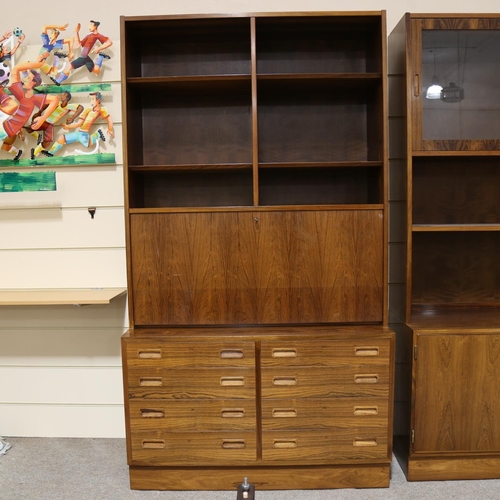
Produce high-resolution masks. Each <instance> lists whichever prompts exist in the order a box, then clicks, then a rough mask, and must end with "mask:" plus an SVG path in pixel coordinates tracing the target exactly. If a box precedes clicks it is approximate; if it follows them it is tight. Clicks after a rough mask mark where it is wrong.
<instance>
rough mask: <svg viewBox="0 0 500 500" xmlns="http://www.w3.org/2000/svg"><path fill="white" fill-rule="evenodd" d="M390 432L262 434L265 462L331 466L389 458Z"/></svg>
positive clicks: (380, 429)
mask: <svg viewBox="0 0 500 500" xmlns="http://www.w3.org/2000/svg"><path fill="white" fill-rule="evenodd" d="M387 452H388V447H387V429H384V428H383V427H379V426H375V427H369V426H367V427H363V428H354V427H350V428H344V429H342V430H341V431H339V432H337V433H336V432H318V431H311V432H306V431H303V432H298V431H297V432H294V431H269V432H263V433H262V460H264V461H283V462H294V461H296V462H302V463H303V462H304V461H307V463H328V462H329V461H331V460H349V459H357V460H360V459H373V458H379V459H383V458H387Z"/></svg>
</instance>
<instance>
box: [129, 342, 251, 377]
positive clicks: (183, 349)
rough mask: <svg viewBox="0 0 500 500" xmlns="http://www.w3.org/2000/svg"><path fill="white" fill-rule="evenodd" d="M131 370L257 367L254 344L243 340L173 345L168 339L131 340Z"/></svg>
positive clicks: (177, 343)
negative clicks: (150, 368)
mask: <svg viewBox="0 0 500 500" xmlns="http://www.w3.org/2000/svg"><path fill="white" fill-rule="evenodd" d="M126 349H127V366H128V367H129V368H140V367H143V368H144V369H147V368H148V367H158V368H162V367H163V368H196V369H202V368H216V367H226V368H227V367H231V366H232V367H253V366H255V343H254V342H240V341H230V340H228V341H220V342H217V341H211V342H195V341H191V342H179V341H177V342H172V340H171V339H169V338H168V337H167V338H165V337H163V338H158V339H155V340H154V341H152V340H142V339H141V340H136V341H129V342H127V344H126Z"/></svg>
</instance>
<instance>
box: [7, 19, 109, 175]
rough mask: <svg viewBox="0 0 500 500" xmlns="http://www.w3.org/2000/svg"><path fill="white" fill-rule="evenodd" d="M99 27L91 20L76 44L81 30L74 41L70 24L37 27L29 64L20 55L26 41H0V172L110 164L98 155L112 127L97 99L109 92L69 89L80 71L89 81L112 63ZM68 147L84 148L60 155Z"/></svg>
mask: <svg viewBox="0 0 500 500" xmlns="http://www.w3.org/2000/svg"><path fill="white" fill-rule="evenodd" d="M99 26H100V23H99V22H98V21H95V20H91V21H90V22H89V24H88V31H89V33H88V34H87V35H86V36H84V37H81V36H80V31H81V25H80V23H78V24H77V25H76V26H75V28H74V30H73V32H72V33H71V32H70V30H69V25H68V24H46V25H43V26H42V28H41V45H40V47H39V49H38V53H37V55H36V56H35V57H31V58H30V59H27V58H26V59H25V58H24V57H23V54H24V49H21V50H20V47H21V44H23V42H24V44H25V45H26V38H27V37H26V34H25V33H23V31H22V29H20V28H15V29H14V30H12V31H6V32H5V33H4V34H3V36H2V35H0V167H7V166H10V167H12V166H19V167H22V166H26V167H33V166H39V165H63V164H68V165H77V164H85V165H89V164H100V163H112V162H114V161H115V159H114V154H113V153H107V152H106V151H105V149H106V148H105V147H104V151H101V149H102V147H103V145H104V143H105V142H106V135H105V133H106V134H107V136H108V138H110V139H112V138H114V129H113V120H112V118H111V115H110V113H109V111H108V110H107V108H106V106H105V105H103V102H104V101H105V100H106V97H107V96H106V95H105V94H103V92H105V91H106V90H110V89H111V85H110V84H103V83H100V82H99V79H97V81H96V82H95V83H87V84H81V83H74V82H72V80H73V74H74V73H76V72H78V70H79V69H80V68H83V67H84V66H85V67H86V68H87V70H88V72H89V73H91V74H92V77H94V76H97V75H99V74H100V73H101V71H102V69H103V62H104V61H106V60H110V59H111V55H110V54H109V53H106V52H104V51H105V49H107V48H109V47H110V46H111V45H112V41H111V40H110V39H109V38H108V37H107V36H105V35H103V34H101V33H99ZM39 37H40V34H37V39H38V40H40V38H39ZM34 39H35V38H34V37H33V39H32V41H34ZM33 45H34V44H33ZM34 48H35V46H33V49H34ZM76 78H78V76H77V77H76ZM75 96H76V98H75ZM74 143H79V144H80V145H81V146H83V147H82V148H80V149H77V148H69V149H68V148H65V147H64V146H66V145H69V144H74ZM63 147H64V148H63Z"/></svg>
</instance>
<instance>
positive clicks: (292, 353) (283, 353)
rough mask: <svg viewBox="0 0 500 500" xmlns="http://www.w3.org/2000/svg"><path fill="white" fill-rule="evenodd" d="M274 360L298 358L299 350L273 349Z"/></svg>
mask: <svg viewBox="0 0 500 500" xmlns="http://www.w3.org/2000/svg"><path fill="white" fill-rule="evenodd" d="M272 357H273V358H296V357H297V349H273V353H272Z"/></svg>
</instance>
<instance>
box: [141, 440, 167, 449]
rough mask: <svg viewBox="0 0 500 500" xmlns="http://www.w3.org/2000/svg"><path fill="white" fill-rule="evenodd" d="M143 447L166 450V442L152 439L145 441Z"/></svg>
mask: <svg viewBox="0 0 500 500" xmlns="http://www.w3.org/2000/svg"><path fill="white" fill-rule="evenodd" d="M142 447H143V448H153V449H161V448H165V440H164V439H150V440H149V441H143V442H142Z"/></svg>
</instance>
